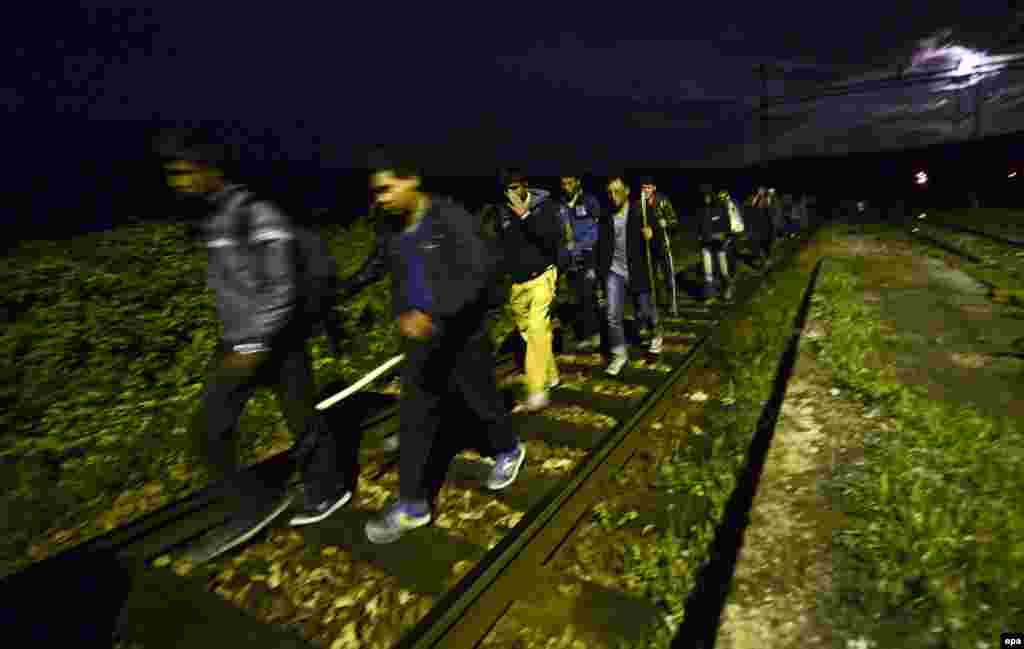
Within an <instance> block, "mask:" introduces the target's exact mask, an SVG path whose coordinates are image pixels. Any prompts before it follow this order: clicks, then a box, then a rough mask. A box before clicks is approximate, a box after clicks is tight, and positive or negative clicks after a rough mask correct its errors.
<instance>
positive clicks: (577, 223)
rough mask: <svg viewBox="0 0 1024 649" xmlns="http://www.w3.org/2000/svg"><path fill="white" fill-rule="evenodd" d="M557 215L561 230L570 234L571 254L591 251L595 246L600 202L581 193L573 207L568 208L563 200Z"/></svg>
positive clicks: (587, 193)
mask: <svg viewBox="0 0 1024 649" xmlns="http://www.w3.org/2000/svg"><path fill="white" fill-rule="evenodd" d="M558 214H559V218H561V220H562V228H563V229H565V228H570V231H571V232H572V241H573V253H574V254H575V253H579V252H582V251H585V250H588V251H589V250H593V249H594V247H595V246H596V245H597V233H598V223H599V221H600V219H601V202H600V201H598V200H597V198H596V197H595V196H594V195H593V194H590V193H589V192H583V193H582V195H581V196H580V199H579V200H578V201H577V202H576V205H575V207H569V205H568V201H566V200H563V201H562V203H561V205H560V206H559V212H558Z"/></svg>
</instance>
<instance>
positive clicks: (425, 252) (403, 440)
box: [342, 157, 526, 543]
mask: <svg viewBox="0 0 1024 649" xmlns="http://www.w3.org/2000/svg"><path fill="white" fill-rule="evenodd" d="M371 168H372V169H373V172H372V176H371V187H372V189H373V192H374V195H375V202H376V204H377V205H379V206H380V207H381V208H382V209H383V211H384V212H386V213H387V214H388V215H389V216H390V217H391V218H389V219H384V220H382V223H381V224H380V227H379V229H378V234H377V246H376V249H375V250H374V251H373V253H371V255H370V257H369V259H367V261H366V262H365V263H364V264H363V266H362V268H360V270H358V271H357V272H356V273H355V275H353V276H352V277H351V278H349V279H348V280H347V281H345V282H343V283H342V287H343V289H342V290H343V293H344V294H346V295H351V294H352V293H354V292H356V291H358V290H360V289H362V288H363V287H365V286H367V285H369V284H372V283H373V282H376V281H378V280H379V279H381V278H382V277H384V275H385V274H387V273H390V274H391V300H392V310H393V312H394V314H395V316H396V318H397V319H398V328H399V332H400V333H401V335H402V338H403V349H404V353H405V362H404V365H403V367H402V393H401V397H400V402H399V415H400V417H401V427H400V429H399V436H400V444H399V499H398V502H397V503H396V504H395V505H394V506H393V507H391V508H389V509H387V510H385V511H384V512H382V514H381V515H380V516H378V517H376V518H374V519H373V520H371V521H369V522H368V523H367V524H366V536H367V538H369V540H370V542H372V543H391V542H393V541H397V540H398V539H399V537H401V536H402V535H403V534H405V533H406V532H408V531H410V530H413V529H416V528H418V527H422V526H424V525H427V524H429V523H430V521H431V518H432V509H431V505H432V503H431V502H430V499H431V494H430V493H429V491H430V489H429V484H428V481H427V475H426V471H427V460H428V457H429V455H430V450H431V448H432V447H433V446H434V443H435V441H436V440H437V435H438V433H439V429H440V426H441V423H442V422H441V419H442V408H443V403H444V400H445V397H446V396H447V395H450V394H453V393H454V394H456V395H458V396H460V397H461V399H462V400H463V401H464V403H465V404H466V405H467V406H468V407H469V409H470V411H472V413H473V414H474V415H475V416H476V418H477V419H478V420H479V421H481V422H482V423H483V426H484V431H485V434H486V436H487V438H488V440H487V441H488V445H489V446H490V448H491V450H492V451H493V452H494V453H495V466H494V469H493V471H492V472H491V475H490V477H489V478H488V480H487V487H488V488H489V489H494V490H497V489H504V488H505V487H507V486H508V485H510V484H512V483H513V482H514V481H515V479H516V477H517V476H518V475H519V470H520V468H521V467H522V465H523V461H524V459H525V457H526V448H525V446H524V445H523V444H521V443H520V442H519V439H518V436H517V434H516V432H515V430H514V429H513V428H512V427H511V425H510V422H509V419H508V413H507V412H506V408H505V402H504V399H503V397H502V395H501V393H500V392H498V386H497V381H496V377H495V366H494V350H493V346H492V344H491V339H490V335H489V333H488V331H487V313H488V310H489V308H490V306H491V299H490V298H491V295H490V290H489V289H490V288H491V284H492V282H493V281H494V280H495V277H496V273H497V270H498V268H499V264H500V258H499V257H498V256H497V255H495V254H493V253H494V252H495V250H494V249H493V248H491V247H490V246H488V245H487V244H486V243H485V241H484V240H483V239H482V238H481V236H480V233H479V227H478V224H477V223H476V221H475V219H474V218H473V217H472V216H471V215H470V214H469V212H467V211H466V210H465V209H464V208H463V207H462V206H460V205H458V204H456V203H454V202H452V201H450V200H447V199H444V198H441V197H440V196H435V195H431V194H428V193H426V192H424V191H423V190H422V189H421V187H420V183H421V177H422V174H421V173H420V172H419V171H418V170H417V169H416V168H415V166H412V165H408V164H403V163H400V162H394V161H391V160H388V159H385V158H382V157H377V159H375V160H374V161H372V164H371Z"/></svg>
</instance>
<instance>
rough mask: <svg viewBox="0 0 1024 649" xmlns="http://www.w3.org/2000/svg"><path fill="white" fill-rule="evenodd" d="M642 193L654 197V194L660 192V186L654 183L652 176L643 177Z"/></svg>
mask: <svg viewBox="0 0 1024 649" xmlns="http://www.w3.org/2000/svg"><path fill="white" fill-rule="evenodd" d="M640 191H641V192H643V193H644V194H646V195H647V196H654V193H655V192H656V191H658V186H657V185H656V184H655V182H654V178H653V177H651V176H642V177H641V178H640Z"/></svg>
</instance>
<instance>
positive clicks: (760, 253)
mask: <svg viewBox="0 0 1024 649" xmlns="http://www.w3.org/2000/svg"><path fill="white" fill-rule="evenodd" d="M772 202H773V201H772V195H771V194H770V193H769V192H768V188H767V187H764V186H761V187H758V188H757V192H756V193H755V194H754V196H753V197H752V198H751V201H750V208H751V209H748V210H747V223H748V224H749V225H750V240H751V242H752V243H753V244H754V252H755V254H756V256H757V260H758V265H759V266H760V267H761V268H768V267H770V266H771V261H772V247H773V244H774V241H775V226H774V225H773V222H772V214H771V210H772Z"/></svg>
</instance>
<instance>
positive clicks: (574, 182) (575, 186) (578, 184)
mask: <svg viewBox="0 0 1024 649" xmlns="http://www.w3.org/2000/svg"><path fill="white" fill-rule="evenodd" d="M561 186H562V193H563V194H564V195H565V196H575V195H576V194H577V192H579V191H580V190H581V189H583V182H582V181H581V179H580V177H579V176H562V178H561Z"/></svg>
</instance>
